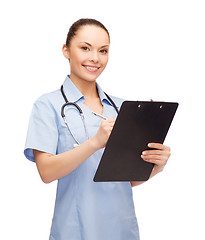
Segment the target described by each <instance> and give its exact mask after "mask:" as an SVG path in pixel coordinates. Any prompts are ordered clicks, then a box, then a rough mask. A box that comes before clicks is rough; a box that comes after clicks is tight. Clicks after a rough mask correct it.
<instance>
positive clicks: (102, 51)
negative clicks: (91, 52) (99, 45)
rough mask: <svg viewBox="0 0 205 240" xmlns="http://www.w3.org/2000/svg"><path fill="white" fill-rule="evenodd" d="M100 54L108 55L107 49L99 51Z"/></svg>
mask: <svg viewBox="0 0 205 240" xmlns="http://www.w3.org/2000/svg"><path fill="white" fill-rule="evenodd" d="M100 52H101V53H104V54H106V53H108V50H107V49H102V50H100Z"/></svg>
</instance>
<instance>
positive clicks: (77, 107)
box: [60, 85, 119, 147]
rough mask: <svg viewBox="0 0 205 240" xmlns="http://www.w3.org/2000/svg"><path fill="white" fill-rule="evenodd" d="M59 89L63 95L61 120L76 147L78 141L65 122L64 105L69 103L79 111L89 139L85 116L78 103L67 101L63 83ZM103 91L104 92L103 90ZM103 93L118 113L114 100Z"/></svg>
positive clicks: (78, 143)
mask: <svg viewBox="0 0 205 240" xmlns="http://www.w3.org/2000/svg"><path fill="white" fill-rule="evenodd" d="M60 90H61V93H62V96H63V98H64V100H65V103H64V104H63V105H62V107H61V116H62V118H63V120H64V122H65V125H66V127H67V128H68V131H69V132H70V134H71V136H72V137H73V139H74V140H75V142H76V144H74V147H77V146H79V145H80V142H79V141H78V140H77V139H76V137H75V136H74V135H73V133H72V131H71V129H70V127H69V126H68V122H67V120H66V116H65V112H64V111H65V107H66V106H69V105H70V106H74V107H75V108H76V109H77V110H78V111H79V113H80V116H81V119H82V121H83V126H84V129H85V134H86V138H87V139H89V136H88V130H87V127H86V124H85V117H84V114H83V111H82V109H81V108H80V107H79V106H78V104H76V103H74V102H69V101H68V99H67V97H66V95H65V93H64V91H63V85H62V86H61V89H60ZM104 93H105V92H104ZM105 95H106V97H107V98H108V100H109V101H110V102H111V104H112V105H113V107H114V108H115V110H116V112H117V113H119V110H118V108H117V106H116V105H115V103H114V101H113V100H112V99H111V97H109V95H107V94H106V93H105Z"/></svg>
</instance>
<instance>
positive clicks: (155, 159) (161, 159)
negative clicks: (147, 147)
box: [141, 155, 168, 165]
mask: <svg viewBox="0 0 205 240" xmlns="http://www.w3.org/2000/svg"><path fill="white" fill-rule="evenodd" d="M141 157H142V159H143V160H144V161H146V162H150V163H154V164H157V165H164V164H166V163H167V160H168V158H167V157H166V156H159V155H150V156H146V157H145V156H143V155H142V156H141Z"/></svg>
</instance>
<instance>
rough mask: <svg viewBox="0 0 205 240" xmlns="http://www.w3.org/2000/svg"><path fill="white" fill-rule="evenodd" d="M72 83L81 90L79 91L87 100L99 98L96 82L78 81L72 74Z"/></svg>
mask: <svg viewBox="0 0 205 240" xmlns="http://www.w3.org/2000/svg"><path fill="white" fill-rule="evenodd" d="M70 79H71V81H72V82H73V83H74V84H75V86H76V87H77V88H78V89H79V91H80V92H81V93H82V94H83V96H84V97H85V98H96V97H98V92H97V88H96V81H92V82H89V81H85V80H82V79H78V78H76V77H75V76H73V75H72V74H71V75H70Z"/></svg>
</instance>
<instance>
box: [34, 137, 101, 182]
mask: <svg viewBox="0 0 205 240" xmlns="http://www.w3.org/2000/svg"><path fill="white" fill-rule="evenodd" d="M97 150H98V148H97V146H96V145H95V142H94V140H93V139H89V140H87V141H86V142H84V143H82V144H80V145H79V146H78V147H76V148H74V149H72V150H70V151H67V152H64V153H61V154H58V155H51V154H46V153H45V154H44V155H42V154H41V156H40V155H39V157H38V154H37V153H34V156H36V157H35V160H36V164H37V168H38V171H39V174H40V176H41V179H42V181H43V182H45V183H50V182H52V181H54V180H56V179H59V178H62V177H64V176H66V175H67V174H69V173H71V172H72V171H74V170H75V169H76V168H77V167H79V166H80V165H81V164H82V163H83V162H84V161H85V160H86V159H87V158H89V157H90V156H91V155H92V154H93V153H94V152H96V151H97Z"/></svg>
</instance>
